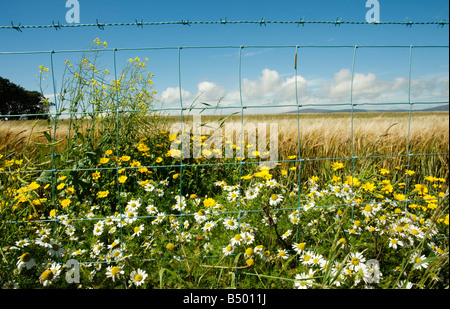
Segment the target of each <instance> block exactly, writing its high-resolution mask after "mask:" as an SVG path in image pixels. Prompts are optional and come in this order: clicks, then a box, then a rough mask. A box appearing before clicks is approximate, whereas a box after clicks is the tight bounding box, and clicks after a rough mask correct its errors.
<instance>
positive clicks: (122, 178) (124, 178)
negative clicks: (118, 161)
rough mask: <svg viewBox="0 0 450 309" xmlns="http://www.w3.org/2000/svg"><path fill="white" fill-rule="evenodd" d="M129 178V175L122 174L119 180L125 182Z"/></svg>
mask: <svg viewBox="0 0 450 309" xmlns="http://www.w3.org/2000/svg"><path fill="white" fill-rule="evenodd" d="M127 178H128V177H127V176H125V175H122V176H120V177H119V178H118V179H117V180H118V181H119V183H124V182H125V181H127Z"/></svg>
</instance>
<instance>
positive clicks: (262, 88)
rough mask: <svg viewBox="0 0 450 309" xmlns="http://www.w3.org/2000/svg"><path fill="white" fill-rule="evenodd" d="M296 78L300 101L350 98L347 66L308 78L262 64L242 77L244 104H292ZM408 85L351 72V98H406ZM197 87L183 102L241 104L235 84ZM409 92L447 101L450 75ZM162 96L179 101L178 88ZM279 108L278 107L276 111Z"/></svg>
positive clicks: (358, 100)
mask: <svg viewBox="0 0 450 309" xmlns="http://www.w3.org/2000/svg"><path fill="white" fill-rule="evenodd" d="M296 80H297V90H298V92H297V93H298V98H299V103H300V104H320V103H322V104H327V103H339V102H346V103H347V102H349V100H350V91H351V83H352V73H351V71H350V70H349V69H347V68H344V69H341V70H339V71H338V72H336V73H335V74H334V76H333V79H332V80H325V79H320V78H315V79H310V80H308V79H306V78H305V77H303V76H300V75H297V76H295V75H292V74H291V75H289V74H288V75H286V74H284V75H280V74H279V72H277V71H276V70H272V69H268V68H265V69H264V70H262V71H261V74H260V75H259V76H258V78H257V79H255V80H252V79H248V78H244V79H243V80H242V96H243V103H244V105H247V106H252V105H277V104H280V105H288V104H295V103H296V98H295V94H296V91H295V90H296V87H295V86H296V85H295V81H296ZM408 86H409V80H408V78H407V77H404V76H402V77H394V78H393V79H380V78H378V77H377V75H376V74H374V73H370V72H369V73H358V72H356V73H355V74H354V76H353V102H355V103H362V102H369V103H371V102H372V103H381V102H383V103H390V102H407V99H408V89H409V87H408ZM196 91H197V92H196V94H195V96H194V95H193V94H192V93H191V92H189V91H188V90H186V89H182V94H183V102H186V104H187V102H189V103H190V102H192V101H193V100H194V99H195V98H196V97H198V102H208V103H210V104H214V103H217V102H219V100H220V104H221V105H220V106H231V105H233V106H240V93H239V87H238V85H236V86H235V87H234V88H233V89H228V88H225V87H223V86H222V85H220V84H218V83H215V82H212V81H202V82H200V83H198V84H197V89H196ZM411 96H412V99H413V101H414V100H415V101H416V102H418V101H420V100H422V101H426V100H433V101H439V100H441V101H443V100H447V101H448V96H449V79H448V77H445V76H440V77H439V76H437V75H436V76H434V77H433V76H426V77H421V79H413V80H412V81H411ZM161 100H162V101H163V102H164V103H165V104H172V103H177V102H179V88H178V87H168V88H167V89H165V90H164V91H163V92H162V94H161ZM288 109H289V108H288ZM290 110H292V108H290ZM281 111H282V109H281V108H280V109H277V112H281ZM252 112H253V110H252ZM255 112H256V110H255ZM258 112H268V113H271V112H274V111H273V110H267V109H262V110H260V111H258Z"/></svg>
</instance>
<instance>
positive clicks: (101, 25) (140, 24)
mask: <svg viewBox="0 0 450 309" xmlns="http://www.w3.org/2000/svg"><path fill="white" fill-rule="evenodd" d="M228 24H230V25H233V24H259V25H260V26H266V25H268V24H296V25H297V26H300V25H301V26H304V25H305V24H329V25H335V26H340V25H404V26H407V27H411V26H413V25H437V26H438V28H443V27H444V26H447V25H449V22H447V21H445V20H442V21H411V20H406V21H374V22H368V21H345V20H343V19H342V18H336V20H334V21H323V20H316V21H312V20H306V19H305V18H304V17H303V18H302V19H300V20H293V21H288V20H285V21H282V20H266V18H265V17H262V18H261V19H260V20H227V18H224V19H220V20H215V21H214V20H212V21H191V20H189V19H186V20H179V21H159V22H157V21H151V22H144V21H143V20H142V19H141V20H140V21H138V20H137V19H135V21H134V22H128V23H107V22H103V23H101V22H99V21H98V19H96V22H95V23H85V24H82V23H77V24H76V23H74V24H60V23H59V21H58V22H57V23H55V22H54V21H52V24H48V25H21V23H19V24H14V22H13V21H11V25H8V26H0V29H14V30H17V31H19V32H22V29H42V28H53V29H56V30H60V29H62V28H80V27H98V28H99V29H101V30H104V29H105V27H111V26H137V27H140V28H143V27H144V26H164V25H183V26H191V25H228Z"/></svg>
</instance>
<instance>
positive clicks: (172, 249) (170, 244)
mask: <svg viewBox="0 0 450 309" xmlns="http://www.w3.org/2000/svg"><path fill="white" fill-rule="evenodd" d="M166 249H167V250H169V251H174V250H175V249H176V246H175V245H174V244H173V243H168V244H167V246H166Z"/></svg>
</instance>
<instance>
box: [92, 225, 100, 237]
mask: <svg viewBox="0 0 450 309" xmlns="http://www.w3.org/2000/svg"><path fill="white" fill-rule="evenodd" d="M92 233H93V234H94V236H100V235H102V234H103V227H102V226H95V227H94V230H93V231H92Z"/></svg>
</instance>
